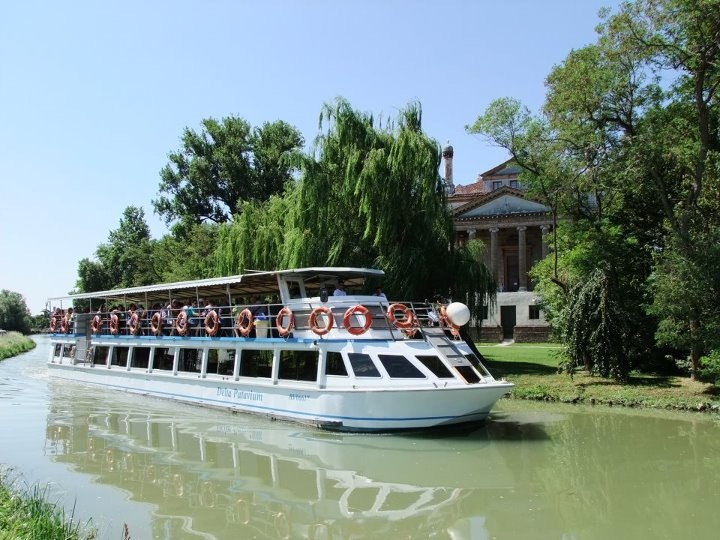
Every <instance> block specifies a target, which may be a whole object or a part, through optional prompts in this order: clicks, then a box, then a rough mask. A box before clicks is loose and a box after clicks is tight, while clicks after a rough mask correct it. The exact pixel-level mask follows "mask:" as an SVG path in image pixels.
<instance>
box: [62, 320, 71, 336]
mask: <svg viewBox="0 0 720 540" xmlns="http://www.w3.org/2000/svg"><path fill="white" fill-rule="evenodd" d="M69 329H70V323H69V322H68V320H67V317H63V318H62V320H61V321H60V330H61V331H62V333H63V334H67V333H68V330H69Z"/></svg>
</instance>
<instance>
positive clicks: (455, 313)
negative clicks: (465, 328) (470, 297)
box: [445, 302, 470, 326]
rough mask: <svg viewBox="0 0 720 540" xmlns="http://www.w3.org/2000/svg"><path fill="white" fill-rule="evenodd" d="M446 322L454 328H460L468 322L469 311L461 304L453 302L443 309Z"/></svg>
mask: <svg viewBox="0 0 720 540" xmlns="http://www.w3.org/2000/svg"><path fill="white" fill-rule="evenodd" d="M445 313H447V318H448V320H449V321H450V322H451V323H453V324H454V325H455V326H462V325H464V324H467V323H468V322H469V321H470V309H469V308H468V307H467V306H466V305H465V304H463V303H462V302H453V303H452V304H449V305H448V307H446V308H445Z"/></svg>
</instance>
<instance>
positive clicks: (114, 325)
mask: <svg viewBox="0 0 720 540" xmlns="http://www.w3.org/2000/svg"><path fill="white" fill-rule="evenodd" d="M119 326H120V319H118V316H117V313H111V314H110V333H111V334H113V335H115V334H117V333H118V327H119Z"/></svg>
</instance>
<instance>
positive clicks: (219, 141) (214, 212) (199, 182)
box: [153, 116, 304, 233]
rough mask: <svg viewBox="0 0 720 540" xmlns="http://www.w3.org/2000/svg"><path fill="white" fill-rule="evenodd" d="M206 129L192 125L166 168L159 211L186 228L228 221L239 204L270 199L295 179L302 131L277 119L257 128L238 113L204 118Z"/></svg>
mask: <svg viewBox="0 0 720 540" xmlns="http://www.w3.org/2000/svg"><path fill="white" fill-rule="evenodd" d="M202 128H203V129H202V131H201V132H199V133H198V132H196V131H194V130H191V129H189V128H186V129H185V131H184V133H183V136H182V139H181V141H182V149H181V150H179V151H176V152H172V153H170V154H169V156H168V157H169V163H168V164H167V165H166V166H165V167H163V169H162V170H161V171H160V178H161V181H160V186H159V191H160V194H161V195H160V197H158V199H156V200H154V201H153V205H154V207H155V211H156V212H157V213H158V214H159V215H160V216H162V217H163V218H164V219H165V221H166V223H168V224H169V223H172V222H177V225H178V226H179V227H180V229H179V231H178V232H180V233H183V232H184V231H185V229H186V228H187V227H188V226H189V225H190V224H193V223H194V224H198V223H203V222H213V223H224V222H226V221H229V220H231V219H232V216H233V214H235V213H237V212H238V210H239V206H238V205H239V204H240V203H242V202H246V201H265V200H267V199H269V198H270V196H271V195H274V194H276V193H280V192H282V189H283V186H284V184H285V183H286V182H287V181H289V180H290V179H291V178H292V172H293V168H292V166H291V163H292V159H291V158H292V156H293V155H294V154H295V153H297V152H298V151H299V150H300V149H301V148H302V146H303V144H304V140H303V138H302V136H301V135H300V133H299V132H298V131H297V130H296V129H295V128H294V127H292V126H290V125H289V124H287V123H285V122H282V121H277V122H274V123H265V124H263V125H262V127H259V128H255V129H253V128H251V126H250V124H249V123H248V122H246V121H245V120H243V119H242V118H238V117H235V116H229V117H227V118H223V119H222V120H221V121H217V120H215V119H213V118H208V119H205V120H203V121H202Z"/></svg>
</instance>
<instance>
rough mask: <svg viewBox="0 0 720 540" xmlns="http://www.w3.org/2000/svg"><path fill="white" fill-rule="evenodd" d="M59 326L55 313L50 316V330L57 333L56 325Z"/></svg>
mask: <svg viewBox="0 0 720 540" xmlns="http://www.w3.org/2000/svg"><path fill="white" fill-rule="evenodd" d="M56 326H57V317H56V316H55V315H53V316H52V317H50V331H51V332H52V333H55V327H56Z"/></svg>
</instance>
